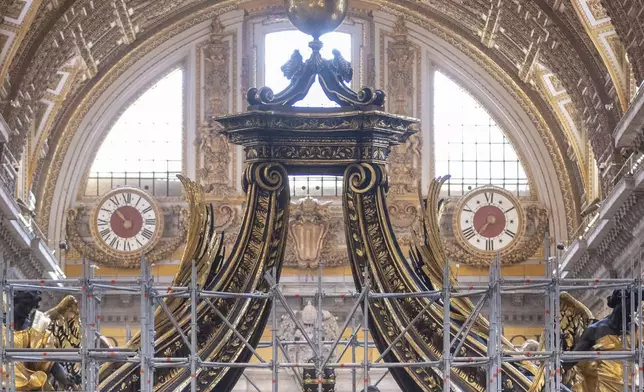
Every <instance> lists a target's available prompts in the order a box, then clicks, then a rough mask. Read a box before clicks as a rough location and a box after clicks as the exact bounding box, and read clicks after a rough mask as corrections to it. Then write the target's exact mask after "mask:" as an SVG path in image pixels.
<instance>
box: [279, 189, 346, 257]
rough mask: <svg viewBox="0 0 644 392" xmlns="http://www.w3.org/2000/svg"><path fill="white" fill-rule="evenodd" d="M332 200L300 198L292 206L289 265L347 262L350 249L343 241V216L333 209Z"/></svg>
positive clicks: (287, 251)
mask: <svg viewBox="0 0 644 392" xmlns="http://www.w3.org/2000/svg"><path fill="white" fill-rule="evenodd" d="M331 204H332V202H331V201H326V202H321V201H319V200H317V199H314V198H312V197H306V198H304V199H300V200H299V201H298V202H296V203H292V206H291V211H292V213H291V219H290V222H289V225H288V232H289V239H290V241H289V242H288V244H287V248H286V256H285V257H284V265H285V266H286V267H298V268H310V269H313V268H317V267H318V266H319V265H320V264H324V266H325V267H336V266H340V265H344V264H346V262H347V251H346V249H344V248H343V247H342V246H339V245H341V244H342V243H343V242H344V241H343V237H344V233H343V227H344V226H343V225H342V219H341V216H339V215H338V214H334V213H333V212H332V211H331Z"/></svg>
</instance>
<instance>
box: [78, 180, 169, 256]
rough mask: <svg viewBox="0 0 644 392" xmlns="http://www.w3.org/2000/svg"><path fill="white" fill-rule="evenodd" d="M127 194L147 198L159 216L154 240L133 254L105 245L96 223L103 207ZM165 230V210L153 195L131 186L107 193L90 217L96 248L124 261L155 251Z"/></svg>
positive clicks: (95, 206) (153, 236)
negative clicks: (121, 194)
mask: <svg viewBox="0 0 644 392" xmlns="http://www.w3.org/2000/svg"><path fill="white" fill-rule="evenodd" d="M125 192H130V193H135V194H137V195H139V196H141V197H143V198H145V199H146V200H147V201H148V203H150V206H151V207H152V209H153V210H154V212H155V214H156V216H157V222H158V223H157V227H156V229H155V230H154V234H153V235H152V238H151V239H150V241H149V242H148V243H147V244H145V245H144V246H143V247H141V248H139V249H137V250H136V251H131V252H125V251H118V250H114V249H112V248H111V247H110V246H109V245H107V244H106V243H105V241H103V238H101V236H100V235H99V233H98V227H97V225H96V221H97V219H98V211H99V210H100V208H101V206H102V205H103V204H104V203H105V202H106V201H107V200H108V199H109V198H111V197H113V196H114V195H117V194H120V193H125ZM163 229H164V219H163V209H162V208H161V206H159V203H158V202H157V200H156V199H155V198H154V197H153V196H152V195H150V194H149V193H147V192H145V191H144V190H142V189H139V188H135V187H131V186H122V187H118V188H114V189H112V190H111V191H109V192H107V193H106V194H105V195H103V196H102V197H101V199H100V200H99V201H98V202H97V203H96V204H95V205H94V207H93V208H92V213H91V215H90V227H89V230H90V233H91V235H92V239H93V240H94V242H95V243H96V246H97V247H98V248H99V249H100V250H101V251H102V252H104V253H106V254H107V255H109V256H112V257H115V258H118V259H122V258H128V259H129V258H131V257H132V256H135V255H140V254H141V253H147V252H148V251H149V250H150V249H153V248H154V247H155V246H156V245H157V243H158V242H159V240H160V239H161V236H162V235H163Z"/></svg>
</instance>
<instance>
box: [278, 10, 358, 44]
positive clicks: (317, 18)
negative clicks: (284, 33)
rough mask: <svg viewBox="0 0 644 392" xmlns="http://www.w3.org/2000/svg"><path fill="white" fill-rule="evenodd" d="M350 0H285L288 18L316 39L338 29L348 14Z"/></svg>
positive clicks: (299, 28)
mask: <svg viewBox="0 0 644 392" xmlns="http://www.w3.org/2000/svg"><path fill="white" fill-rule="evenodd" d="M348 2H349V0H285V4H286V13H287V15H288V19H289V20H290V21H291V23H293V26H295V27H296V28H297V29H298V30H300V31H301V32H303V33H306V34H309V35H312V36H313V38H314V39H315V40H318V38H320V36H322V35H323V34H326V33H330V32H332V31H333V30H335V29H337V28H338V27H339V26H340V25H341V24H342V22H343V21H344V18H345V17H346V16H347V11H348V9H349V6H348Z"/></svg>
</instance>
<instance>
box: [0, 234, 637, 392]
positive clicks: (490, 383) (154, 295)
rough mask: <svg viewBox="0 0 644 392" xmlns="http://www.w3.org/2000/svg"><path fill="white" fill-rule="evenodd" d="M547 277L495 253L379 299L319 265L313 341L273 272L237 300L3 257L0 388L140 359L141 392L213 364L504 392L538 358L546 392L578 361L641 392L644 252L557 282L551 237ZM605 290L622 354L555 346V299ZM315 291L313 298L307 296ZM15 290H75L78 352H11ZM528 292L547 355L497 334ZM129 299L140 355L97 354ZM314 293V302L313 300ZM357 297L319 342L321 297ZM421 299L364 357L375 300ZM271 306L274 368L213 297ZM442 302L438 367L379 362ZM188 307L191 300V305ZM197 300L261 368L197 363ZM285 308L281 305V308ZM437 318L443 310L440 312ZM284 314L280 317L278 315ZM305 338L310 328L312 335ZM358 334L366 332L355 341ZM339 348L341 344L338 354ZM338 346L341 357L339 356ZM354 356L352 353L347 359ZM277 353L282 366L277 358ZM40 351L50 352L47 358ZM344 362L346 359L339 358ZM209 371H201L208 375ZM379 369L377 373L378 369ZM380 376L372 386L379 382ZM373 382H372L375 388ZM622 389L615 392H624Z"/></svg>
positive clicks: (277, 384) (147, 271)
mask: <svg viewBox="0 0 644 392" xmlns="http://www.w3.org/2000/svg"><path fill="white" fill-rule="evenodd" d="M545 245H546V249H548V251H547V252H546V260H545V264H546V276H545V277H544V278H531V279H524V280H513V279H504V278H503V277H502V274H501V272H502V271H501V260H500V257H499V255H498V254H497V257H496V258H495V259H494V261H493V263H492V264H491V266H490V274H489V281H488V282H478V283H471V284H468V285H467V287H465V286H463V287H461V286H460V285H459V284H454V283H453V282H451V281H450V266H449V265H445V266H443V268H444V269H443V287H442V289H441V290H437V291H427V292H414V293H380V292H374V290H372V286H371V285H372V281H371V276H370V273H369V271H368V269H367V268H365V269H364V271H363V273H364V285H363V287H362V291H360V292H356V293H350V294H345V293H327V292H325V291H323V289H324V285H323V284H322V278H323V268H324V266H322V265H320V266H319V270H318V281H317V284H316V285H315V286H314V287H312V289H313V290H315V291H316V293H315V294H314V295H315V298H316V305H317V317H316V319H315V320H316V321H315V325H314V326H313V331H314V332H313V334H312V335H311V336H309V335H308V334H307V329H305V326H304V325H303V324H302V322H301V319H299V318H298V317H297V315H296V311H294V310H293V309H292V308H291V306H289V303H288V301H287V297H291V296H293V297H298V298H300V296H301V294H295V293H293V294H285V293H284V292H282V289H281V287H280V286H279V285H278V284H277V283H276V282H275V276H276V274H275V271H273V272H272V274H268V273H267V274H266V276H265V277H266V279H267V282H268V283H269V286H270V289H268V290H267V291H266V292H253V293H233V292H214V291H206V290H203V289H202V288H201V287H199V285H198V279H197V276H196V266H195V265H194V264H193V265H192V271H191V282H190V283H189V284H187V286H186V287H170V288H168V287H161V285H155V282H154V281H153V279H152V275H151V268H152V266H151V265H150V264H149V263H148V261H147V260H146V259H145V257H143V256H142V257H141V274H140V277H139V278H138V279H112V280H107V279H101V278H100V277H99V278H97V277H96V276H95V275H96V273H95V270H94V267H93V266H92V265H91V262H90V261H88V260H84V261H83V275H82V277H81V278H80V279H63V280H54V279H41V280H36V279H32V280H18V279H8V263H7V260H6V259H4V260H3V261H4V263H3V265H2V268H0V291H1V292H2V293H3V294H5V295H6V296H5V297H3V298H0V306H1V307H3V308H5V309H6V314H5V313H4V312H3V317H2V326H3V328H2V330H1V331H0V338H2V339H1V341H2V346H1V347H0V362H1V363H2V366H3V374H2V375H1V376H2V381H3V386H4V387H5V389H6V390H7V391H15V390H16V387H15V373H13V371H14V368H15V366H14V364H15V362H39V361H54V360H57V361H61V362H75V363H79V364H80V367H81V369H82V380H81V382H82V388H83V390H96V389H97V385H98V384H99V382H100V380H99V379H98V366H99V365H100V364H101V363H104V362H124V361H129V362H136V363H138V364H139V365H140V375H139V377H140V390H141V391H143V392H151V391H153V390H154V369H155V366H164V367H186V368H187V367H189V368H190V376H191V379H190V383H189V385H190V389H191V390H196V389H197V388H198V385H197V377H196V376H197V375H198V374H199V371H200V370H202V369H207V368H212V367H236V368H246V369H258V370H260V369H264V370H263V371H265V372H267V373H268V372H271V373H272V387H271V388H270V389H268V390H272V391H273V392H277V391H279V390H285V388H289V384H288V382H287V381H289V380H282V381H280V380H279V372H280V369H289V371H291V372H293V374H294V378H293V380H294V381H295V384H299V386H301V385H302V384H303V380H302V377H301V373H300V372H301V370H302V369H309V370H310V371H312V372H313V371H314V372H315V374H316V377H317V382H318V386H317V388H316V389H317V390H318V391H320V390H323V384H322V382H323V380H324V378H325V369H337V370H339V369H346V371H347V373H346V374H347V376H348V377H350V378H351V380H352V386H351V388H350V389H353V390H354V391H358V390H361V389H363V388H367V387H368V386H369V385H371V384H373V385H378V384H380V383H381V382H382V381H383V379H384V378H385V377H386V376H387V374H389V370H391V369H394V368H397V367H408V368H434V369H436V370H437V374H440V373H441V372H442V375H443V390H449V389H453V388H454V385H455V384H454V383H455V380H453V379H452V377H451V374H450V370H451V369H453V368H457V367H460V366H467V367H472V366H481V367H487V369H488V375H489V377H488V380H487V390H488V391H493V392H499V391H500V390H501V389H502V376H503V365H504V364H507V363H510V362H517V361H536V362H541V363H543V365H544V367H545V377H544V379H545V389H544V391H548V392H553V391H559V390H561V388H562V386H563V382H564V380H563V379H562V373H563V370H562V363H565V362H566V361H568V362H579V361H581V360H592V359H598V358H600V359H604V360H614V361H617V362H619V363H622V364H625V365H626V366H625V369H626V370H627V371H625V372H624V375H623V377H624V388H623V389H624V390H625V391H631V392H636V391H639V392H644V390H643V388H644V383H643V382H642V380H644V373H643V365H644V352H643V350H642V347H641V344H636V343H628V342H634V341H639V342H641V341H642V337H643V332H642V327H641V323H642V318H643V309H642V307H641V306H639V305H636V304H639V300H640V299H641V298H640V296H641V292H642V289H643V285H644V283H643V281H642V274H643V269H644V266H643V260H642V257H644V248H641V249H640V254H639V257H638V259H636V260H634V261H633V263H632V264H631V267H630V273H631V274H632V275H633V277H632V278H607V279H592V278H575V279H571V278H568V279H566V278H563V277H562V271H561V266H560V263H559V260H558V259H557V257H551V255H550V251H549V246H548V239H547V238H546V242H545ZM605 289H611V290H612V289H630V297H625V296H622V301H623V303H622V306H627V304H626V301H628V300H629V299H630V311H631V314H633V315H636V316H635V318H636V320H637V322H635V321H633V322H630V323H629V320H628V319H627V317H626V315H625V314H626V313H627V312H624V313H623V317H622V323H623V331H624V332H623V335H622V339H623V341H624V342H626V343H624V346H623V348H622V349H621V350H622V351H610V352H601V353H599V352H597V351H589V352H577V351H565V352H564V351H562V347H561V340H562V337H563V336H562V331H561V324H562V320H561V316H560V309H561V306H562V304H561V301H560V296H561V293H562V291H564V290H566V291H570V292H579V291H588V290H590V291H595V290H605ZM313 290H312V291H313ZM18 291H43V292H46V291H50V292H53V293H64V294H67V293H71V294H75V295H76V296H77V298H80V300H79V305H80V323H81V336H80V337H81V347H80V350H76V349H73V350H70V349H39V350H36V349H29V348H23V347H19V348H15V347H14V346H15V345H14V331H15V330H18V329H20V328H23V327H24V326H16V325H14V320H15V306H14V294H15V293H16V292H18ZM521 291H524V292H531V293H539V294H542V295H544V297H545V298H546V301H545V302H546V303H545V313H546V317H545V327H546V328H545V330H546V331H545V335H544V338H545V342H544V343H545V348H544V351H541V352H532V353H527V355H526V353H524V352H519V351H512V350H506V351H504V349H503V343H502V334H503V314H502V303H501V298H502V295H503V294H506V293H516V292H521ZM120 293H129V294H134V295H137V294H138V295H139V296H140V301H141V303H140V312H141V313H140V323H141V333H140V343H141V345H140V348H139V351H138V353H137V352H136V351H134V350H129V349H122V348H118V347H116V348H111V349H106V348H101V347H100V346H99V344H98V343H99V336H100V324H101V318H100V309H101V300H102V299H103V298H104V296H107V295H113V294H120ZM311 295H313V294H312V293H311ZM347 297H351V298H354V299H355V303H353V305H352V308H351V311H350V312H349V313H348V314H347V317H346V319H345V320H344V321H343V325H342V330H341V331H340V332H339V333H338V336H335V337H330V336H325V328H324V324H323V322H324V314H323V310H322V306H323V305H324V300H325V298H347ZM419 297H422V298H427V300H428V301H427V304H426V306H425V309H423V310H422V311H421V312H420V313H419V314H418V315H416V317H414V318H413V319H412V320H410V321H409V322H408V323H407V325H405V326H403V327H401V328H400V332H399V334H398V336H392V337H391V340H390V342H391V344H390V346H389V347H386V348H384V349H383V350H382V351H381V352H380V353H379V356H378V357H377V358H376V359H372V358H371V357H370V350H371V349H372V348H374V347H375V344H374V343H373V342H371V341H370V335H369V332H370V331H369V317H370V315H369V305H370V304H371V305H373V301H378V300H382V299H385V298H386V299H388V300H405V299H412V298H419ZM467 297H476V298H477V299H476V301H474V303H473V308H472V311H471V312H470V314H469V316H468V317H466V318H465V319H464V320H463V321H462V323H461V324H460V326H459V327H458V328H457V329H458V331H456V332H455V334H452V333H453V329H452V328H454V326H453V324H452V323H451V321H452V319H453V314H452V310H453V308H452V306H451V305H453V304H454V302H455V301H456V300H458V299H459V298H467ZM168 298H181V299H183V300H185V301H186V302H185V306H186V309H187V306H190V309H189V311H190V316H189V317H190V321H189V326H190V327H189V328H190V332H189V333H188V332H187V330H186V329H185V328H182V327H180V326H179V321H178V320H177V319H176V318H175V316H174V315H173V314H172V313H171V312H170V309H169V308H168V305H167V304H166V302H165V299H168ZM217 298H225V299H245V300H251V299H270V300H271V301H272V303H271V310H272V318H271V320H272V325H271V327H272V331H271V340H270V341H260V342H259V347H264V348H267V347H270V348H271V355H272V361H270V362H267V361H265V360H264V359H263V358H262V357H261V356H260V354H259V352H258V350H257V349H256V347H254V346H253V345H251V344H250V342H249V341H248V340H246V339H245V338H244V336H243V335H242V334H241V333H240V332H239V331H238V330H237V328H235V326H234V325H233V324H232V323H231V322H230V321H229V320H228V319H226V317H225V316H224V314H223V313H222V311H221V310H219V309H218V308H216V303H217V301H215V300H214V299H217ZM441 299H442V301H443V302H442V316H443V324H442V327H443V330H444V331H445V333H444V334H443V336H442V339H443V352H442V357H441V358H437V359H436V360H432V361H426V362H413V363H412V362H404V363H403V362H400V363H398V362H388V363H387V362H385V357H391V356H388V353H389V352H390V351H391V350H392V349H394V348H395V347H396V345H397V344H399V342H400V341H401V340H402V339H404V337H405V336H406V334H408V333H409V332H410V330H411V329H412V328H415V324H416V323H417V322H418V321H419V320H421V319H422V318H423V317H424V316H425V315H426V313H427V312H429V311H430V308H431V306H436V301H439V300H441ZM187 301H190V303H189V304H188V302H187ZM201 302H204V304H203V305H205V306H206V307H209V308H210V309H211V311H212V314H214V315H216V316H217V317H219V318H221V319H222V321H223V324H222V325H225V326H223V327H224V328H229V329H231V330H232V332H233V334H235V336H237V337H238V338H239V339H240V340H241V342H242V343H243V344H244V345H245V346H246V347H247V348H248V349H249V350H250V351H251V352H252V353H253V355H254V356H255V357H256V358H257V360H258V361H255V362H251V363H226V362H202V361H201V358H200V356H199V353H198V351H197V350H198V348H197V347H198V345H197V338H198V335H197V334H198V328H199V325H198V317H197V316H198V314H197V309H198V307H199V305H200V303H201ZM486 303H487V304H489V321H490V329H489V336H488V351H487V355H486V356H482V357H475V358H465V357H461V349H462V347H464V345H465V344H466V339H467V337H468V336H469V335H470V334H471V331H472V330H473V328H474V325H475V324H476V323H477V320H478V317H480V315H481V312H482V309H483V308H484V306H485V304H486ZM280 304H281V306H282V308H279V306H280ZM156 306H159V307H161V310H163V311H164V312H166V313H167V316H168V317H167V319H168V321H169V322H170V323H172V324H173V326H174V327H175V329H176V331H177V334H179V335H180V338H181V341H182V342H183V343H185V345H186V347H188V348H190V354H189V356H187V355H186V357H185V358H183V357H177V358H157V357H155V336H154V334H155V332H154V313H155V307H156ZM360 307H362V309H363V314H362V317H361V318H360V317H358V316H357V314H358V309H359V308H360ZM281 309H283V310H284V311H285V312H286V313H287V315H288V317H290V318H291V319H292V321H293V325H294V328H296V329H298V330H299V331H300V332H301V333H302V336H301V339H300V340H298V339H290V340H286V339H285V340H280V338H279V336H278V323H279V320H278V317H277V315H278V312H279V311H280V310H281ZM439 312H440V311H439ZM284 317H286V316H284ZM350 326H351V327H352V331H351V336H350V337H348V338H343V337H342V336H343V335H344V333H345V331H348V328H349V327H350ZM308 331H309V333H310V330H308ZM361 333H362V335H360V334H361ZM289 345H292V346H298V347H299V345H306V346H307V347H310V348H311V352H312V353H313V354H312V355H313V357H314V358H315V361H314V362H312V363H306V362H301V358H300V359H298V358H289V352H288V350H287V348H286V347H288V346H289ZM342 345H344V346H343V347H342ZM359 347H362V349H363V350H362V353H363V354H362V355H361V356H362V357H363V358H362V360H361V361H359V356H360V355H358V352H357V350H359ZM336 349H337V351H338V352H339V353H338V354H339V355H338V356H337V357H336V356H335V354H336ZM348 350H351V354H348V352H347V351H348ZM280 352H281V353H282V355H283V358H284V360H282V361H280V357H279V355H280ZM43 353H46V354H45V355H43ZM345 353H346V354H348V355H346V357H348V358H347V360H346V361H343V359H344V357H345ZM360 369H362V372H363V378H362V380H360V379H359V378H358V377H357V374H358V373H357V372H358V371H359V370H360ZM204 371H205V370H204ZM376 371H377V372H378V373H377V376H376V374H375V373H374V372H376ZM244 377H246V379H247V380H248V383H249V385H250V386H252V388H254V389H255V390H257V391H260V390H261V384H257V383H255V382H253V380H252V374H248V373H246V374H244ZM376 379H377V381H376ZM371 380H374V381H375V383H373V382H371ZM620 390H621V388H620Z"/></svg>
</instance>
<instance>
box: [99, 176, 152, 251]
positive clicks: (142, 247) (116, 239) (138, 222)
mask: <svg viewBox="0 0 644 392" xmlns="http://www.w3.org/2000/svg"><path fill="white" fill-rule="evenodd" d="M162 220H163V215H162V214H161V213H160V209H159V207H158V206H157V204H156V203H155V201H154V199H152V197H150V196H149V195H148V194H147V193H145V192H143V191H141V190H139V189H136V188H118V189H115V190H113V191H111V192H109V193H108V194H107V195H105V196H104V197H103V199H102V200H101V201H100V202H99V203H98V205H97V207H96V211H95V214H94V223H93V225H92V226H93V227H92V234H93V235H94V237H95V240H96V242H97V243H98V244H99V245H100V246H101V247H102V248H103V249H105V250H108V251H109V252H110V253H111V254H115V255H116V256H118V255H129V254H133V253H141V252H144V251H146V250H147V249H149V248H151V247H152V246H154V244H155V243H156V242H157V241H158V239H159V237H160V236H161V233H162V231H163V221H162Z"/></svg>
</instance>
